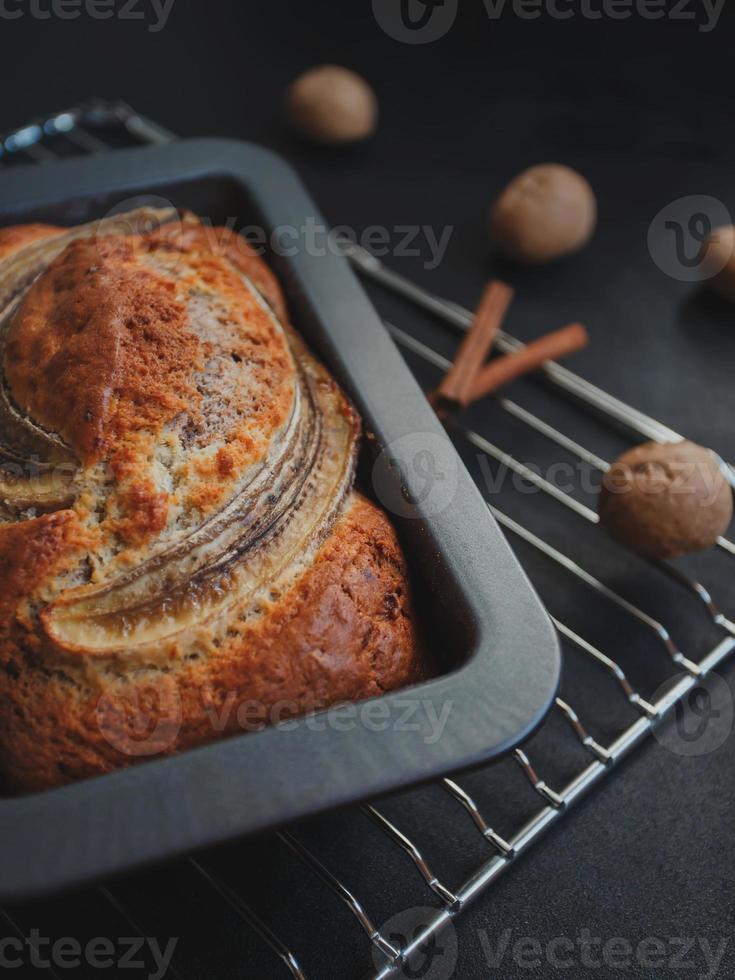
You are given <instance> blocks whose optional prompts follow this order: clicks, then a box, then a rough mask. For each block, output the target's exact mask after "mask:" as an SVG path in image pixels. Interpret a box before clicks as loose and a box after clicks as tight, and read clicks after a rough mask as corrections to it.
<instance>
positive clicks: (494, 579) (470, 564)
mask: <svg viewBox="0 0 735 980" xmlns="http://www.w3.org/2000/svg"><path fill="white" fill-rule="evenodd" d="M138 194H152V195H158V196H161V197H164V198H166V199H167V200H170V201H171V202H172V203H173V204H175V205H176V206H178V207H186V208H191V209H193V210H195V211H197V212H198V213H199V214H201V215H203V216H206V217H208V218H211V219H212V220H213V221H223V220H225V219H226V218H227V217H231V216H237V218H238V221H239V222H240V223H241V224H242V225H248V224H257V225H259V226H261V227H263V228H264V229H265V231H266V233H268V234H270V233H271V232H272V231H273V230H274V229H277V228H287V229H301V228H302V227H304V226H305V224H306V222H307V219H309V220H310V221H311V222H312V223H315V224H316V225H317V226H320V225H323V219H321V218H320V216H319V213H318V211H317V210H316V208H315V206H314V204H313V203H312V201H311V200H310V199H309V197H308V195H307V193H306V192H305V190H304V189H303V187H302V186H301V184H300V183H299V181H298V179H297V178H296V176H295V175H294V173H293V172H292V171H291V170H290V168H289V167H288V166H287V165H286V164H285V163H284V162H283V161H282V160H281V159H279V158H278V157H276V156H274V155H273V154H271V153H270V152H267V151H265V150H263V149H261V148H259V147H256V146H252V145H248V144H243V143H236V142H228V141H211V140H202V141H190V142H182V143H177V144H174V145H171V146H166V147H160V148H155V149H145V150H126V151H121V152H119V153H113V154H109V155H105V156H104V157H100V158H97V159H89V160H84V161H78V160H72V161H68V162H63V163H59V164H52V165H44V166H39V167H28V168H23V169H22V170H17V171H14V172H10V173H6V174H3V177H2V185H1V186H0V224H2V225H9V224H13V223H16V222H24V221H47V222H58V223H61V224H67V225H71V224H76V223H79V222H82V221H89V220H93V219H95V218H96V217H100V216H102V215H103V214H105V213H106V212H107V211H108V210H109V209H110V208H112V207H114V206H116V205H118V204H120V202H123V201H128V200H129V199H131V198H133V197H134V196H135V195H138ZM279 251H280V252H283V251H287V252H288V253H289V254H287V255H284V254H280V255H275V254H274V255H273V256H271V260H272V261H273V263H274V265H275V268H276V272H277V273H278V274H279V276H280V278H281V281H282V283H283V284H284V286H285V289H286V292H287V297H288V300H289V303H290V307H291V311H292V314H293V318H294V321H295V324H296V326H297V327H298V328H299V329H300V330H301V331H302V333H303V334H304V336H305V337H306V339H307V340H308V342H309V343H310V344H311V345H312V347H313V349H314V350H315V351H316V352H317V353H318V354H319V355H320V356H321V357H322V358H323V359H324V360H325V362H326V363H327V364H328V366H329V367H330V368H331V370H332V371H333V372H334V374H335V375H336V376H337V377H338V378H339V380H340V381H341V382H342V384H343V385H344V386H345V388H346V389H347V391H348V392H349V394H350V395H351V397H352V398H353V399H354V401H355V403H356V404H357V406H358V408H359V410H360V412H361V413H362V416H363V419H364V423H365V429H366V433H367V438H366V439H365V448H364V459H363V463H362V472H363V480H364V481H365V480H366V481H367V483H368V486H367V487H366V489H367V490H368V491H370V490H371V489H372V490H373V491H374V492H375V493H376V495H377V496H378V497H379V498H380V499H381V500H383V501H384V502H387V503H388V504H389V505H391V508H392V509H393V510H394V512H397V513H395V514H394V519H395V523H396V526H397V527H398V530H399V534H400V536H401V539H402V544H403V547H404V550H405V552H406V555H407V558H408V561H409V565H410V566H411V570H412V574H413V576H414V577H415V578H416V580H417V584H418V591H419V593H420V595H422V596H423V599H422V601H421V608H423V609H424V610H425V613H426V615H427V616H429V611H430V621H431V626H430V632H431V634H432V636H433V638H434V645H435V646H436V647H437V648H438V649H437V651H436V652H437V654H438V655H439V659H440V663H441V665H442V672H441V673H440V675H439V676H437V677H436V678H435V679H433V680H430V681H428V682H426V683H423V684H420V685H416V686H415V687H412V688H410V689H407V690H403V691H397V692H394V693H389V694H385V695H382V696H381V697H379V698H376V699H373V701H372V702H364V704H363V705H362V706H361V707H360V708H359V710H358V709H354V708H353V709H346V710H341V709H331V710H329V711H326V712H321V713H319V714H317V715H313V716H311V717H310V718H302V719H299V720H297V721H292V722H289V723H287V724H285V725H282V726H275V727H272V728H269V729H265V730H262V731H258V732H251V733H248V734H243V735H237V736H234V737H231V738H228V739H226V740H223V741H221V742H217V743H214V744H211V745H209V746H206V747H202V748H199V749H195V750H192V751H189V752H186V753H182V754H181V755H178V756H175V757H171V758H168V759H163V760H158V761H151V762H146V763H143V764H141V765H138V766H134V767H133V768H130V769H128V770H126V771H121V772H116V773H112V774H110V775H106V776H102V777H98V778H96V779H90V780H88V781H86V782H82V783H77V784H75V785H71V786H68V787H64V788H62V789H57V790H50V791H48V792H45V793H39V794H36V795H31V796H25V797H18V798H11V797H5V798H1V799H0V867H1V868H2V874H1V876H0V900H3V901H6V900H11V899H18V898H26V897H30V896H33V895H37V894H41V893H44V892H49V891H53V890H58V889H61V888H64V887H68V886H71V885H74V884H78V883H81V882H83V881H87V880H90V879H93V878H97V877H101V876H106V875H110V874H112V873H114V872H118V871H121V870H123V869H131V868H133V867H138V866H141V865H143V864H145V863H149V862H152V861H156V860H159V859H163V858H166V857H171V856H174V855H176V854H182V853H185V852H188V851H193V850H195V849H197V848H202V847H205V846H208V845H212V844H215V843H217V842H221V841H225V840H229V839H233V838H235V837H237V836H240V835H243V834H247V833H253V832H255V831H260V830H263V829H265V828H268V827H272V826H275V825H278V824H283V823H286V822H289V821H292V820H294V819H296V818H299V817H303V816H305V815H308V814H313V813H316V812H318V811H321V810H325V809H328V808H332V807H336V806H340V805H344V804H347V803H350V802H354V801H356V800H358V799H364V798H368V797H375V796H378V795H380V794H382V793H385V792H387V791H389V790H391V789H395V788H396V787H399V786H405V785H408V784H411V783H417V782H420V781H423V780H426V779H429V778H431V777H435V776H437V775H439V774H441V773H446V772H449V771H451V770H458V769H462V768H469V767H472V766H475V765H478V764H480V763H483V762H487V761H488V760H491V759H493V758H495V757H498V756H500V755H501V754H503V753H505V752H507V751H508V750H509V749H511V748H512V747H513V746H515V745H517V744H518V743H519V742H521V741H522V740H523V739H525V738H526V737H528V735H530V734H531V733H532V732H533V730H534V729H535V728H536V726H537V725H538V724H539V723H540V721H541V720H542V718H543V716H544V714H545V713H546V711H547V709H548V708H549V707H550V705H551V702H552V699H553V697H554V694H555V692H556V688H557V684H558V679H559V669H560V657H559V651H558V645H557V640H556V636H555V633H554V630H553V628H552V626H551V623H550V621H549V619H548V617H547V615H546V613H545V611H544V610H543V608H542V606H541V604H540V602H539V600H538V599H537V597H536V595H535V593H534V592H533V589H532V588H531V586H530V584H529V582H528V581H527V579H526V577H525V575H524V573H523V572H522V571H521V568H520V566H519V565H518V564H517V562H516V560H515V558H514V556H513V555H512V553H511V551H510V549H509V548H508V546H507V544H506V542H505V540H504V538H503V536H502V535H501V533H500V531H499V530H498V528H497V526H496V525H495V523H494V522H493V520H492V518H491V517H490V515H489V513H488V511H487V508H486V506H485V503H484V501H483V499H482V497H481V495H480V493H479V492H478V490H477V488H476V487H475V485H474V483H473V481H472V479H471V478H470V476H469V474H468V473H467V471H466V470H465V468H464V466H463V465H462V463H461V462H460V461H459V458H458V457H457V455H456V453H455V451H454V449H453V448H452V446H451V443H450V442H449V440H448V439H447V438H446V435H445V433H444V431H443V429H442V427H441V425H440V424H439V422H438V421H437V419H436V417H435V415H434V413H433V412H432V410H431V409H430V408H429V406H428V404H427V403H426V401H425V399H424V396H423V394H422V393H421V391H420V389H419V388H418V386H417V384H416V382H415V381H414V379H413V377H412V376H411V374H410V372H409V370H408V369H407V367H406V366H405V365H404V363H403V360H402V358H401V357H400V355H399V354H398V352H397V351H396V349H395V347H394V345H393V343H392V341H391V340H390V338H389V337H388V335H387V333H386V332H385V330H384V328H383V326H382V324H381V322H380V320H379V319H378V317H377V315H376V313H375V311H374V310H373V308H372V306H371V304H370V303H369V301H368V299H367V298H366V296H365V294H364V292H363V291H362V289H361V287H360V285H359V284H358V282H357V280H356V279H355V277H354V275H353V273H352V272H351V271H350V269H349V268H348V266H347V264H346V262H345V261H344V260H343V259H342V258H341V257H339V256H338V255H336V254H334V251H333V250H330V249H328V248H303V247H296V248H289V249H280V250H279ZM427 453H428V456H427V455H426V454H427ZM416 459H420V460H421V461H422V464H423V465H415V466H414V465H411V464H412V461H415V460H416ZM376 460H377V465H376V463H375V461H376ZM437 460H438V461H439V464H440V465H437ZM427 465H428V466H429V467H430V469H431V472H432V473H433V474H434V476H435V477H436V479H437V480H438V481H439V483H440V484H442V486H440V493H439V498H438V499H437V497H436V494H432V493H429V494H428V495H427V493H426V487H427V469H426V468H427ZM376 474H377V477H376ZM370 484H372V486H370ZM378 703H379V704H380V707H379V708H377V709H376V708H375V705H377V704H378ZM368 705H372V706H373V707H372V708H368V707H367V706H368ZM386 720H387V724H386Z"/></svg>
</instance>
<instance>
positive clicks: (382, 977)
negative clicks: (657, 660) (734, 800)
mask: <svg viewBox="0 0 735 980" xmlns="http://www.w3.org/2000/svg"><path fill="white" fill-rule="evenodd" d="M734 647H735V638H732V637H726V638H725V639H724V640H722V641H721V643H720V644H718V646H717V647H716V648H715V649H714V650H713V651H712V652H711V653H710V654H709V655H708V656H707V657H706V658H705V659H704V660H703V661H702V663H701V664H700V667H701V671H702V675H703V676H705V675H707V674H709V673H710V672H711V671H712V670H714V669H715V668H716V667H718V666H719V665H720V664H722V663H724V661H725V660H726V659H727V658H728V657H729V656H730V654H731V653H732V651H733V648H734ZM698 683H699V681H698V679H697V678H695V677H691V676H690V675H688V674H687V675H684V676H682V677H681V678H680V679H679V680H678V681H676V682H675V683H674V684H672V686H671V688H670V689H669V691H668V692H667V693H666V694H664V695H662V697H661V698H660V699H659V700H658V701H657V702H656V703H655V705H653V709H654V710H653V716H652V717H647V716H645V717H641V718H639V719H638V720H637V721H636V722H634V724H632V725H631V726H630V727H629V728H627V729H626V730H625V731H624V732H623V733H622V734H621V735H620V736H619V737H618V738H617V739H616V740H615V741H614V742H613V743H612V745H610V746H609V748H608V749H607V753H608V756H609V758H608V759H606V761H604V762H603V761H594V762H592V763H591V764H590V765H589V766H588V767H587V768H586V769H585V770H584V771H583V772H581V773H580V774H579V775H578V776H576V777H575V778H574V779H572V780H571V781H570V782H569V783H568V784H567V785H566V786H565V787H564V788H563V789H562V790H560V791H559V793H558V794H557V795H558V799H559V801H560V804H561V805H552V804H548V805H547V806H545V807H544V808H543V809H542V810H540V811H539V812H538V813H537V814H536V815H535V816H533V817H532V818H531V819H530V820H529V821H528V822H527V823H526V824H525V825H524V826H523V827H522V828H521V829H520V830H519V831H518V832H517V833H516V834H515V835H514V836H513V837H511V838H510V840H509V841H508V843H509V845H510V847H511V849H512V850H511V852H510V853H508V854H504V855H497V856H495V857H492V858H490V859H489V860H488V861H486V862H485V863H484V864H482V865H481V866H480V867H479V868H478V869H477V871H476V872H475V873H474V874H473V875H471V876H470V877H469V878H468V879H467V881H465V883H464V884H463V885H462V887H461V888H459V889H458V891H457V899H458V900H459V902H460V906H461V908H462V909H465V908H466V907H467V906H469V905H471V904H472V902H473V901H475V899H477V898H478V897H479V896H480V895H482V894H483V893H484V892H485V891H487V889H488V888H489V887H490V885H492V884H493V882H494V881H495V880H496V879H497V878H499V877H500V875H501V874H503V872H505V871H506V870H507V869H508V868H509V867H510V865H511V864H512V863H513V862H514V861H515V860H516V859H517V858H518V857H520V856H521V855H522V854H523V853H525V852H526V851H527V850H529V848H530V847H531V846H532V845H533V844H535V843H536V841H537V840H539V838H541V837H542V836H543V835H544V834H545V833H546V831H547V830H548V829H549V828H550V827H552V826H553V825H554V824H555V823H556V822H557V821H558V820H559V819H561V817H562V815H563V814H564V813H565V812H566V811H567V810H570V809H571V808H572V807H573V806H575V805H576V804H577V803H578V802H579V801H580V800H581V799H582V798H583V797H584V796H585V795H586V794H587V793H588V792H589V791H590V790H591V789H592V788H593V787H594V786H596V785H597V783H599V782H600V780H601V779H603V778H604V776H605V775H606V774H607V773H608V771H609V770H610V769H611V768H612V767H613V766H615V765H617V764H618V763H619V762H620V761H621V760H622V759H624V758H625V757H626V756H628V755H629V754H630V753H631V752H632V751H633V749H634V748H636V746H638V745H639V744H640V742H642V741H643V740H644V739H645V738H646V736H648V735H649V734H650V733H651V731H652V730H653V728H654V727H655V726H656V725H659V724H660V723H661V722H662V720H663V719H664V718H665V717H666V716H667V714H668V712H669V711H671V709H672V708H673V707H674V706H675V705H676V704H677V703H679V702H680V701H682V700H683V699H684V698H685V697H686V696H687V694H689V692H690V691H692V690H693V689H694V688H695V687H696V686H697V684H698ZM450 919H451V913H450V911H449V910H447V909H437V911H436V913H435V915H434V916H433V917H432V918H431V919H430V920H429V922H428V923H427V924H426V927H425V928H424V929H423V930H422V931H421V932H420V933H419V934H418V935H416V936H414V937H413V939H412V940H411V942H410V943H408V944H407V945H406V946H405V947H404V949H403V950H402V954H403V957H404V959H405V958H407V957H409V956H410V955H411V954H412V953H414V952H415V951H416V950H418V949H419V948H420V947H421V946H422V945H423V944H424V943H425V942H427V940H429V939H430V938H431V937H432V936H435V935H438V934H439V933H441V931H442V929H444V928H445V927H446V925H447V923H448V922H449V921H450ZM396 972H397V971H396V964H394V963H386V964H385V966H383V967H382V968H381V969H379V970H378V971H377V972H375V973H373V974H371V980H388V978H389V977H394V976H396Z"/></svg>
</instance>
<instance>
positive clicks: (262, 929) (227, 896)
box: [189, 858, 307, 980]
mask: <svg viewBox="0 0 735 980" xmlns="http://www.w3.org/2000/svg"><path fill="white" fill-rule="evenodd" d="M189 864H190V865H191V867H192V868H194V870H195V871H197V872H198V873H199V874H200V875H201V877H202V878H204V880H205V881H206V882H207V884H209V885H210V886H211V887H212V888H213V889H214V891H216V892H217V893H218V895H219V896H220V897H221V898H223V899H224V900H225V902H226V903H227V904H228V905H229V906H230V908H231V909H232V910H233V911H234V912H235V914H236V915H237V916H238V917H239V918H240V919H242V921H243V922H245V923H246V925H248V926H250V928H251V929H252V930H253V932H255V933H257V935H258V936H260V938H261V939H262V940H263V942H264V943H265V944H266V945H267V946H269V947H270V949H271V950H272V951H273V952H274V953H275V954H276V956H277V957H278V958H279V959H280V960H281V962H282V963H283V964H284V966H285V967H286V968H287V969H288V971H289V973H290V974H291V976H292V977H294V978H295V980H307V977H306V974H305V973H304V971H303V970H302V969H301V967H300V965H299V961H298V960H297V959H296V957H295V956H294V954H293V953H292V952H291V950H290V949H289V948H288V947H287V946H286V945H285V944H284V943H283V942H281V940H280V939H279V938H278V936H277V935H276V934H275V933H274V932H273V930H272V929H271V928H270V926H269V925H267V923H265V922H264V921H263V920H262V919H261V918H260V916H259V915H258V914H257V913H255V912H254V911H253V910H252V909H251V908H250V906H249V905H248V904H247V902H245V901H244V900H243V899H242V898H241V896H240V895H239V894H238V893H237V892H236V891H234V889H232V888H230V886H229V885H228V884H227V882H226V881H223V880H222V878H220V877H219V875H217V874H215V873H214V871H212V870H210V869H208V868H205V867H204V865H203V864H201V863H200V862H199V861H197V860H195V859H194V858H190V859H189Z"/></svg>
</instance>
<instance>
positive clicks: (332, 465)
mask: <svg viewBox="0 0 735 980" xmlns="http://www.w3.org/2000/svg"><path fill="white" fill-rule="evenodd" d="M122 228H123V229H124V228H125V226H124V224H122ZM0 306H1V307H2V310H3V312H2V314H0V316H1V318H2V323H1V325H0V355H1V356H2V365H3V371H4V389H3V393H2V395H1V396H0V455H1V459H0V774H2V777H3V778H4V780H5V781H6V783H7V784H8V785H9V786H10V787H11V788H12V789H13V790H15V791H18V792H30V791H39V790H43V789H48V788H51V787H54V786H57V785H61V784H63V783H67V782H70V781H73V780H77V779H83V778H88V777H90V776H94V775H99V774H102V773H106V772H109V771H111V770H114V769H117V768H120V767H123V766H127V765H131V764H133V763H136V762H140V761H144V760H146V759H149V758H155V757H159V756H162V755H167V754H172V753H176V752H179V751H182V750H184V749H187V748H191V747H194V746H197V745H202V744H205V743H207V742H211V741H213V740H215V739H217V738H220V737H222V736H223V735H232V734H235V733H240V732H247V731H251V730H253V729H257V728H260V727H262V726H263V725H266V724H272V723H274V722H277V721H280V720H284V719H285V718H289V717H293V716H296V715H301V714H304V713H305V712H310V711H314V710H319V709H322V708H325V707H327V706H329V705H332V704H335V703H339V702H342V701H346V700H356V699H361V698H367V697H371V696H374V695H378V694H380V693H381V692H383V691H386V690H391V689H394V688H397V687H400V686H404V685H406V684H410V683H414V682H416V681H418V680H420V679H422V678H423V677H425V676H426V675H427V673H428V668H427V664H426V659H425V655H424V654H423V652H422V649H421V644H420V643H419V641H418V638H417V636H418V630H417V626H416V622H415V615H414V611H413V606H412V600H411V593H410V586H409V581H408V573H407V569H406V565H405V561H404V559H403V556H402V553H401V549H400V545H399V543H398V540H397V537H396V534H395V531H394V529H393V527H392V525H391V523H390V521H389V520H388V518H387V516H386V515H385V514H384V513H383V512H382V511H381V510H379V509H378V508H377V507H375V506H374V505H373V504H372V503H370V502H369V501H368V500H367V499H365V498H364V497H362V496H361V495H360V494H358V493H357V492H356V491H355V490H354V489H353V481H354V464H355V457H356V453H357V446H358V441H359V418H358V417H357V415H356V414H355V412H354V409H353V408H352V406H351V405H350V403H349V401H348V400H347V398H346V397H345V396H344V394H343V393H342V391H341V390H340V389H339V387H338V386H337V385H336V384H335V382H334V381H333V380H332V379H331V377H330V376H329V375H328V374H327V372H326V371H325V369H324V368H323V367H322V366H321V365H320V364H319V363H318V362H317V361H316V360H315V359H314V358H313V357H312V356H311V355H310V353H309V352H308V350H307V349H306V348H305V346H304V345H303V343H302V342H301V340H300V338H299V337H298V335H297V334H296V332H295V331H294V330H293V329H292V328H291V327H290V326H289V324H288V321H287V311H286V305H285V301H284V299H283V295H282V293H281V290H280V287H279V285H278V283H277V281H276V279H275V278H274V276H273V274H272V273H271V271H270V270H269V269H268V267H267V266H266V265H265V264H264V263H263V262H262V260H261V259H260V258H259V257H258V256H257V255H256V254H255V253H254V252H253V251H252V249H251V248H250V247H249V246H248V245H247V243H246V242H245V241H244V240H243V239H242V238H241V237H240V236H237V235H236V234H234V233H233V232H231V231H230V230H228V229H224V228H212V227H209V226H207V225H205V224H202V223H200V222H199V221H198V219H196V218H194V217H193V216H185V217H184V218H183V219H177V220H171V221H168V222H167V223H161V224H160V226H158V227H156V228H155V229H154V230H152V231H151V230H147V231H145V232H143V233H130V232H129V229H128V231H127V233H125V232H124V231H121V222H120V221H119V220H117V221H107V222H106V221H102V222H99V223H98V224H97V225H96V226H94V227H91V226H83V227H81V228H80V229H78V230H71V231H70V230H68V229H57V228H53V227H51V226H44V225H34V226H26V227H19V228H11V229H4V230H0Z"/></svg>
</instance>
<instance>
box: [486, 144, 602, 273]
mask: <svg viewBox="0 0 735 980" xmlns="http://www.w3.org/2000/svg"><path fill="white" fill-rule="evenodd" d="M596 223H597V200H596V198H595V194H594V191H593V190H592V188H591V187H590V185H589V183H588V182H587V181H586V180H585V178H584V177H583V176H582V175H581V174H578V173H577V171H576V170H572V169H571V167H565V166H564V165H563V164H560V163H542V164H539V165H538V166H536V167H531V168H530V169H528V170H524V171H523V173H522V174H519V176H517V177H516V178H514V179H513V180H512V181H511V182H510V183H509V184H508V186H507V187H506V188H505V190H504V191H503V192H502V193H501V195H500V197H498V199H497V200H496V202H495V204H494V205H493V208H492V211H491V213H490V233H491V235H492V238H493V240H494V241H495V243H496V244H497V245H498V247H499V248H500V250H501V251H502V252H504V253H505V254H506V255H507V256H508V257H509V258H511V259H515V260H516V261H517V262H523V263H525V264H526V265H542V264H543V263H545V262H551V261H552V260H553V259H558V258H560V257H561V256H563V255H568V254H569V253H570V252H576V251H577V250H578V249H580V248H581V247H582V246H583V245H585V244H586V243H587V242H588V241H589V239H590V238H591V236H592V233H593V231H594V230H595V225H596Z"/></svg>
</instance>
